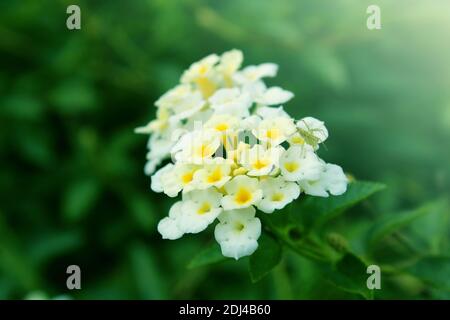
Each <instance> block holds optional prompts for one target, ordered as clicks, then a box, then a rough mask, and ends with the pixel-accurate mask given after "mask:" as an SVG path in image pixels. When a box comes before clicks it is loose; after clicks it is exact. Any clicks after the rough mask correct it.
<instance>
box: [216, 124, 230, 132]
mask: <svg viewBox="0 0 450 320" xmlns="http://www.w3.org/2000/svg"><path fill="white" fill-rule="evenodd" d="M228 127H229V126H228V124H227V123H225V122H222V123H219V124H217V125H216V127H215V128H216V130H218V131H225V130H227V129H228Z"/></svg>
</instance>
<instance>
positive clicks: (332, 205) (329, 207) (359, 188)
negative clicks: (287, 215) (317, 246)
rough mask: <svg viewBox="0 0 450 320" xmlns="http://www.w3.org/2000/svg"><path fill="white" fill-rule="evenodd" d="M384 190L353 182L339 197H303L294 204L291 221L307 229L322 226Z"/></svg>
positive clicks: (368, 184)
mask: <svg viewBox="0 0 450 320" xmlns="http://www.w3.org/2000/svg"><path fill="white" fill-rule="evenodd" d="M384 188H385V186H384V185H383V184H380V183H375V182H362V181H355V182H352V183H350V184H349V185H348V188H347V191H346V192H345V193H344V194H342V195H340V196H330V197H328V198H320V197H305V198H304V199H303V200H302V201H298V202H297V203H296V204H295V210H293V211H294V212H292V213H291V214H292V219H293V220H294V221H296V222H297V223H298V224H301V225H304V226H305V227H307V228H308V227H309V228H311V227H312V226H313V225H318V224H323V223H325V222H327V221H329V220H330V219H332V218H334V217H336V216H338V215H339V214H340V213H342V212H344V211H345V210H346V209H348V208H350V207H352V206H354V205H356V204H358V203H359V202H361V201H363V200H364V199H366V198H368V197H369V196H371V195H373V194H374V193H376V192H378V191H380V190H383V189H384Z"/></svg>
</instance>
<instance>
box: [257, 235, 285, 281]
mask: <svg viewBox="0 0 450 320" xmlns="http://www.w3.org/2000/svg"><path fill="white" fill-rule="evenodd" d="M280 261H281V245H280V243H279V242H278V241H277V240H276V239H275V238H274V237H272V236H271V235H269V234H268V233H267V232H263V234H262V235H261V237H260V238H259V240H258V249H257V250H256V251H255V252H254V253H253V254H252V255H251V256H250V259H249V270H250V278H251V279H252V282H257V281H259V280H261V279H262V278H264V277H265V276H266V275H267V274H268V273H269V272H270V271H271V270H272V269H273V268H275V267H276V266H277V265H278V263H280Z"/></svg>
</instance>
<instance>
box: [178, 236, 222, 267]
mask: <svg viewBox="0 0 450 320" xmlns="http://www.w3.org/2000/svg"><path fill="white" fill-rule="evenodd" d="M225 260H227V258H226V257H224V256H223V255H222V252H221V251H220V246H219V244H218V243H216V242H213V243H211V244H210V245H209V246H208V247H206V248H204V249H203V250H202V251H200V252H199V253H198V254H197V255H196V256H194V258H192V260H191V261H190V262H189V264H188V266H187V267H188V268H189V269H192V268H197V267H201V266H205V265H208V264H213V263H218V262H222V261H225Z"/></svg>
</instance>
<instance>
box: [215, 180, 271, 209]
mask: <svg viewBox="0 0 450 320" xmlns="http://www.w3.org/2000/svg"><path fill="white" fill-rule="evenodd" d="M224 188H225V191H226V193H227V195H226V196H224V197H223V199H222V207H223V208H224V209H225V210H231V209H237V208H246V207H249V206H251V205H253V204H257V203H258V202H259V201H260V200H261V197H262V190H261V188H260V186H259V182H258V180H257V179H255V178H250V177H247V176H244V175H240V176H237V177H234V178H233V179H232V180H230V181H229V182H227V183H226V184H225V186H224Z"/></svg>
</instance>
